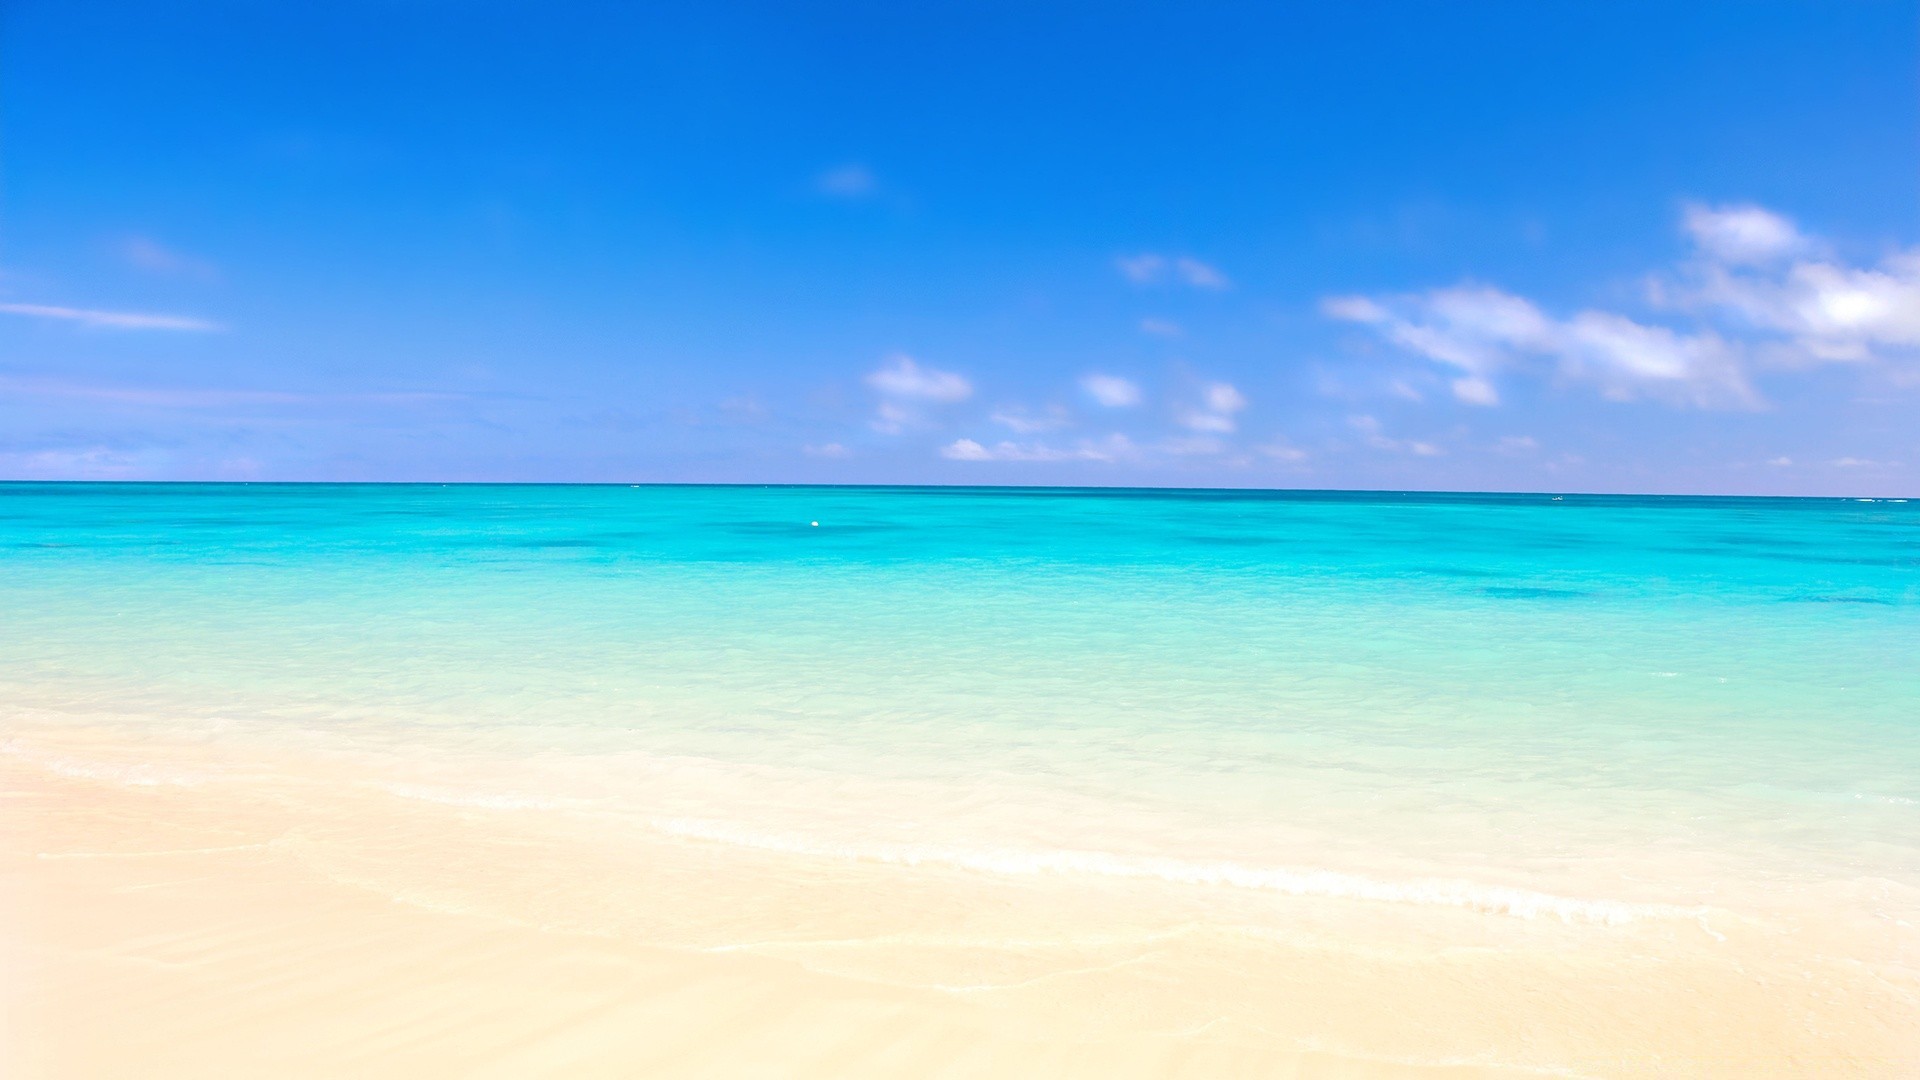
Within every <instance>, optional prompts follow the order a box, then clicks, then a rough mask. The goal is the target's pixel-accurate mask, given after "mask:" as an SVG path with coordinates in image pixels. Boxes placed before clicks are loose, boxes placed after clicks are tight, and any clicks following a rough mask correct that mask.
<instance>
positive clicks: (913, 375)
mask: <svg viewBox="0 0 1920 1080" xmlns="http://www.w3.org/2000/svg"><path fill="white" fill-rule="evenodd" d="M867 385H869V386H871V387H873V388H874V389H875V390H878V391H880V392H881V393H882V394H885V395H887V396H888V397H896V398H913V399H917V400H921V401H948V402H950V401H965V400H967V399H968V398H970V397H972V396H973V384H972V383H970V382H968V381H967V380H966V378H965V376H962V375H956V374H954V373H953V372H951V371H941V370H940V369H938V368H932V367H923V366H921V364H920V363H919V361H917V360H915V359H914V358H913V357H911V356H908V355H906V354H904V353H895V354H894V355H893V356H890V357H888V358H887V362H886V363H885V364H883V365H882V366H881V367H879V368H878V369H876V370H875V371H873V372H872V373H871V374H869V375H868V376H867Z"/></svg>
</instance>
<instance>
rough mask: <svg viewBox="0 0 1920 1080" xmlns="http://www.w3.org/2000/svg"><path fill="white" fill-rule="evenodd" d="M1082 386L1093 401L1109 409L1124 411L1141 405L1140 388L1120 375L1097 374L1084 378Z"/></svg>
mask: <svg viewBox="0 0 1920 1080" xmlns="http://www.w3.org/2000/svg"><path fill="white" fill-rule="evenodd" d="M1080 386H1081V388H1082V389H1084V390H1085V391H1086V392H1087V393H1088V395H1089V396H1091V397H1092V398H1093V400H1095V401H1097V402H1099V403H1100V404H1102V405H1105V406H1106V407H1107V408H1109V409H1124V408H1128V407H1130V406H1133V405H1138V404H1140V387H1139V386H1138V385H1137V384H1135V383H1134V382H1133V381H1132V380H1130V379H1123V378H1121V377H1120V376H1118V375H1102V374H1100V373H1098V372H1095V373H1093V374H1091V375H1088V376H1086V377H1084V378H1082V379H1081V380H1080Z"/></svg>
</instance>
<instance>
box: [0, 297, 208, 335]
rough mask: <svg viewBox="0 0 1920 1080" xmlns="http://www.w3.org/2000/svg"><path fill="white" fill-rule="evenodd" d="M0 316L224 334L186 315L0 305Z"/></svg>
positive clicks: (203, 320)
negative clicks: (22, 316)
mask: <svg viewBox="0 0 1920 1080" xmlns="http://www.w3.org/2000/svg"><path fill="white" fill-rule="evenodd" d="M0 312H5V313H7V314H9V315H25V316H28V317H29V318H36V319H59V320H62V321H65V322H75V323H79V324H81V325H82V326H97V327H103V328H107V329H113V330H188V331H195V332H199V333H209V332H212V331H216V330H223V329H225V327H223V326H221V325H220V324H219V323H216V322H210V321H208V320H206V319H196V318H192V317H189V316H186V315H152V314H146V313H142V312H131V311H96V310H92V309H88V308H71V307H59V306H56V305H53V304H0Z"/></svg>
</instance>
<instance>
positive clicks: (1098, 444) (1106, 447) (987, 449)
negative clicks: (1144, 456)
mask: <svg viewBox="0 0 1920 1080" xmlns="http://www.w3.org/2000/svg"><path fill="white" fill-rule="evenodd" d="M1139 454H1140V452H1139V449H1138V448H1137V447H1135V446H1134V445H1133V442H1132V440H1130V439H1128V438H1127V437H1126V436H1125V435H1120V434H1113V435H1109V436H1107V437H1106V438H1104V439H1082V440H1080V441H1079V442H1077V443H1075V444H1074V445H1072V446H1069V447H1056V446H1049V445H1048V444H1046V443H1039V442H1029V443H1017V442H1011V441H1007V442H999V443H995V444H994V445H992V446H986V445H983V444H981V443H979V442H976V441H975V440H973V439H955V440H954V441H953V442H950V443H948V444H947V445H945V446H943V447H941V448H940V456H941V457H943V458H947V459H949V460H952V461H1041V462H1055V461H1095V462H1114V461H1127V460H1132V459H1135V458H1137V457H1139Z"/></svg>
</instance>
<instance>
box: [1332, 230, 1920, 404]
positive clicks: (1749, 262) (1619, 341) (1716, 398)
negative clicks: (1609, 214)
mask: <svg viewBox="0 0 1920 1080" xmlns="http://www.w3.org/2000/svg"><path fill="white" fill-rule="evenodd" d="M1681 224H1682V227H1683V229H1684V231H1685V232H1686V234H1687V235H1688V237H1690V238H1691V240H1692V242H1693V244H1694V247H1695V253H1694V255H1693V256H1692V257H1691V258H1690V259H1689V260H1687V261H1685V262H1683V263H1682V264H1681V265H1680V266H1679V267H1678V268H1677V270H1676V271H1675V272H1671V273H1668V274H1665V275H1655V276H1653V277H1651V278H1650V279H1649V282H1648V293H1649V298H1650V299H1651V300H1652V302H1653V304H1654V306H1655V307H1656V308H1660V309H1663V310H1664V311H1666V312H1667V315H1668V321H1677V320H1681V319H1684V320H1690V322H1689V324H1688V325H1685V326H1668V325H1659V324H1656V323H1649V322H1644V321H1640V320H1637V319H1633V318H1629V317H1628V316H1626V315H1621V314H1617V313H1614V312H1608V311H1596V310H1588V311H1581V312H1578V313H1576V314H1574V315H1573V316H1571V317H1568V318H1564V319H1561V318H1555V317H1553V316H1550V315H1548V314H1546V313H1545V312H1543V311H1542V310H1541V309H1540V308H1539V307H1538V306H1537V305H1535V304H1534V303H1533V302H1532V301H1531V300H1528V299H1526V298H1524V297H1520V296H1515V295H1513V294H1511V293H1507V292H1503V291H1501V290H1499V289H1494V288H1489V287H1486V286H1479V285H1459V286H1455V287H1453V288H1447V289H1435V290H1432V291H1430V292H1426V293H1419V294H1413V295H1407V296H1392V297H1369V296H1344V297H1330V298H1328V299H1326V300H1324V301H1322V303H1321V311H1322V312H1324V313H1325V314H1326V315H1327V316H1328V317H1330V318H1333V319H1338V320H1341V321H1344V322H1351V323H1357V324H1360V325H1364V326H1368V327H1370V328H1372V329H1373V331H1374V332H1375V333H1377V334H1379V335H1380V336H1381V337H1383V338H1385V339H1386V340H1388V341H1390V342H1392V343H1393V344H1395V345H1398V346H1399V347H1401V348H1403V349H1405V350H1407V351H1409V352H1412V353H1416V354H1418V355H1420V356H1424V357H1426V358H1428V359H1430V360H1433V361H1435V362H1437V363H1439V364H1442V365H1445V366H1447V367H1450V368H1452V369H1454V371H1455V373H1456V378H1455V379H1454V380H1453V384H1452V385H1453V392H1454V396H1455V397H1456V398H1458V399H1460V400H1461V401H1465V402H1468V403H1470V404H1475V405H1493V404H1497V403H1498V402H1499V400H1500V395H1499V390H1498V388H1497V385H1496V383H1497V381H1498V378H1499V377H1503V376H1507V375H1513V374H1523V373H1528V372H1531V373H1535V374H1540V373H1548V374H1553V375H1557V376H1559V377H1560V378H1563V379H1566V380H1569V381H1580V382H1587V383H1591V384H1593V385H1595V386H1597V387H1598V388H1599V389H1600V391H1601V393H1602V394H1604V395H1605V396H1607V397H1609V398H1612V399H1615V400H1629V399H1635V398H1643V397H1644V398H1653V399H1658V400H1663V401H1667V402H1669V403H1673V404H1686V405H1696V406H1702V407H1753V406H1756V405H1758V404H1759V395H1758V394H1757V393H1756V392H1755V390H1754V389H1753V386H1752V384H1751V382H1750V370H1751V369H1753V368H1754V367H1755V366H1756V365H1762V366H1772V367H1776V368H1778V367H1787V368H1791V367H1800V366H1806V365H1810V364H1818V363H1826V362H1836V361H1839V362H1851V363H1862V364H1875V365H1889V364H1895V363H1900V364H1904V365H1905V366H1904V367H1902V368H1898V369H1895V370H1893V371H1891V372H1890V376H1891V377H1892V378H1893V379H1894V381H1895V382H1896V383H1899V382H1901V381H1911V380H1912V378H1913V377H1914V375H1916V374H1920V248H1910V249H1906V250H1902V251H1896V252H1894V253H1892V254H1890V255H1888V256H1886V257H1885V258H1883V259H1881V260H1880V261H1879V263H1878V264H1876V265H1873V266H1856V265H1849V264H1847V263H1845V262H1843V261H1841V260H1839V259H1837V258H1835V257H1834V256H1833V255H1832V253H1831V251H1830V248H1829V246H1828V245H1826V244H1824V243H1822V242H1821V241H1820V240H1819V239H1818V238H1815V237H1810V236H1808V235H1806V234H1804V233H1802V232H1801V231H1800V230H1799V228H1798V227H1797V226H1796V225H1795V224H1794V223H1793V222H1792V221H1791V220H1789V219H1787V218H1786V217H1784V216H1782V215H1780V214H1777V213H1774V212H1773V211H1770V210H1767V209H1764V208H1762V207H1758V206H1752V205H1727V206H1717V207H1710V206H1704V205H1692V206H1689V207H1687V209H1686V211H1685V213H1684V215H1683V219H1682V223H1681Z"/></svg>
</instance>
